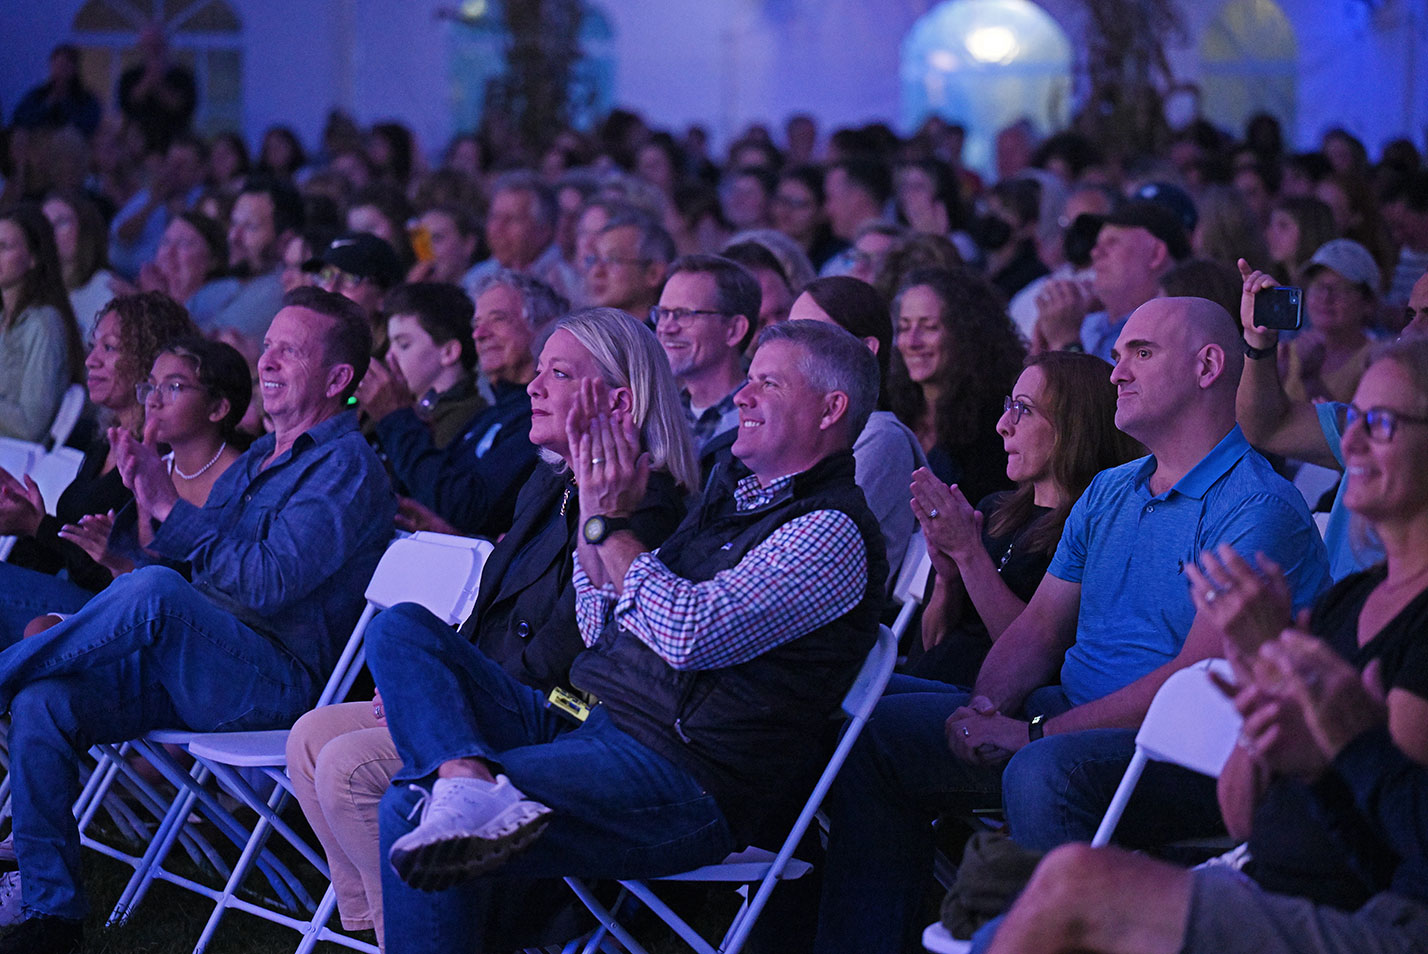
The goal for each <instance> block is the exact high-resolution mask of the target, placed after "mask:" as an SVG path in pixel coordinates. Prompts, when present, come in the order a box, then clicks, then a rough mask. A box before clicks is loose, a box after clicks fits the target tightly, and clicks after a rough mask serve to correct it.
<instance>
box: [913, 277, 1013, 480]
mask: <svg viewBox="0 0 1428 954" xmlns="http://www.w3.org/2000/svg"><path fill="white" fill-rule="evenodd" d="M892 310H893V320H894V323H895V324H896V326H897V351H898V354H899V356H901V358H902V361H903V364H904V365H905V366H906V368H907V374H906V379H905V380H904V379H903V376H901V375H899V376H897V377H896V379H895V380H896V381H898V382H899V386H898V387H897V388H895V390H894V392H893V401H894V406H895V409H896V410H897V414H898V417H900V418H902V421H903V423H904V424H906V425H907V426H908V427H910V428H912V431H913V433H915V434H916V435H917V437H918V440H920V441H921V442H922V448H923V450H925V451H926V452H927V460H928V464H929V466H930V467H931V469H932V472H933V473H934V474H936V475H937V478H938V479H939V480H941V481H943V482H944V483H948V484H957V485H958V486H959V487H961V488H962V493H963V494H964V495H965V496H966V497H967V499H969V500H981V499H982V498H983V497H985V496H986V495H987V494H989V493H991V492H992V491H994V490H1002V489H1005V488H1006V487H1007V486H1008V483H1007V478H1006V473H1005V471H1006V452H1005V451H1003V450H1002V446H1001V441H1000V440H999V439H998V438H997V434H996V422H997V419H998V418H999V417H1000V416H1001V413H1002V397H1003V395H1005V394H1006V393H1007V391H1008V390H1009V389H1010V388H1011V386H1012V384H1013V383H1014V382H1015V381H1016V376H1017V373H1018V370H1019V369H1020V367H1021V363H1022V359H1023V358H1024V357H1025V355H1026V349H1025V347H1024V346H1023V345H1022V343H1021V339H1020V338H1019V337H1018V336H1017V331H1016V327H1015V326H1014V325H1013V324H1012V322H1011V319H1010V318H1008V317H1007V309H1006V302H1005V301H1003V300H1002V298H1001V294H1000V293H999V292H998V291H997V290H996V289H995V288H993V287H992V285H991V284H990V283H989V282H988V281H987V280H986V279H985V278H983V277H982V276H981V275H979V274H977V273H976V272H974V271H972V270H971V269H968V268H960V267H959V268H951V269H940V268H939V269H930V268H929V269H917V270H915V271H913V272H911V273H909V274H908V276H907V278H906V279H905V280H904V281H903V284H902V288H901V290H900V291H899V292H898V294H897V297H896V298H895V299H894V300H893V309H892Z"/></svg>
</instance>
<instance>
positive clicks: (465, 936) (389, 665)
mask: <svg viewBox="0 0 1428 954" xmlns="http://www.w3.org/2000/svg"><path fill="white" fill-rule="evenodd" d="M367 641H368V648H367V653H368V665H369V666H370V667H371V670H372V675H373V676H374V678H375V679H376V681H377V688H378V689H379V690H380V691H381V693H382V702H383V704H384V705H385V707H386V710H387V724H388V727H389V728H390V729H391V732H392V738H393V740H394V741H395V742H396V744H397V751H398V752H399V753H400V754H401V756H402V759H403V761H404V763H405V764H404V766H403V768H402V770H401V771H400V772H399V773H398V774H397V776H396V781H398V782H402V781H408V782H410V781H419V782H422V783H426V782H429V781H430V780H431V779H432V778H433V777H434V775H435V773H436V770H437V768H439V767H440V766H441V764H442V763H443V762H446V761H448V760H450V759H454V758H462V757H470V756H474V757H480V758H483V759H486V760H487V761H489V762H491V763H492V764H493V765H494V766H495V767H496V768H497V770H498V771H500V772H503V773H504V774H506V775H507V776H509V777H510V779H511V781H512V782H513V783H514V784H515V786H516V787H517V788H518V789H520V790H521V791H522V792H523V793H525V795H526V796H528V797H529V798H533V799H535V800H536V801H539V802H541V803H543V804H545V805H547V806H549V807H550V808H551V809H553V812H552V815H551V822H550V826H549V828H547V829H546V831H545V834H544V835H542V836H541V837H540V838H539V839H538V840H537V841H536V842H535V844H534V845H533V846H532V847H531V848H530V849H529V850H527V851H526V852H524V853H523V854H521V855H519V856H517V857H515V858H513V859H511V860H510V861H509V862H507V863H506V864H505V865H504V866H503V867H502V868H501V869H500V870H499V872H497V874H496V875H494V876H488V877H485V878H480V879H477V880H475V881H472V882H469V883H467V884H464V885H459V886H457V887H455V888H451V889H449V890H446V891H439V892H422V891H415V890H413V889H411V888H409V887H407V886H406V884H405V883H403V882H402V881H401V879H399V878H398V877H397V876H396V874H395V872H393V871H392V869H391V866H390V865H388V866H384V868H383V871H382V896H383V900H384V906H385V918H386V923H387V925H388V928H387V931H386V942H387V952H388V954H406V952H412V951H431V952H444V951H453V950H487V949H490V950H495V949H499V945H501V944H505V945H506V946H512V947H514V946H520V944H519V942H517V943H514V944H511V943H509V942H508V941H507V940H506V939H508V938H509V935H510V931H511V930H512V924H513V922H514V921H516V920H519V919H520V918H521V917H522V915H527V914H529V913H530V912H522V911H518V910H512V909H511V906H509V905H503V903H502V901H503V899H505V898H509V896H510V889H511V887H512V885H513V884H515V883H528V882H529V880H530V879H538V878H549V877H559V876H564V875H575V876H579V877H584V878H645V877H656V876H659V875H664V874H673V873H676V872H679V871H683V870H687V869H689V868H694V867H698V866H699V865H704V864H711V863H713V862H716V861H719V860H720V859H722V858H723V857H724V856H725V855H727V854H728V853H729V852H730V851H731V850H732V849H733V843H732V837H731V836H730V834H729V829H728V825H727V823H726V822H725V820H724V815H723V813H722V812H721V811H720V810H719V806H718V805H717V804H715V802H714V799H713V797H712V796H710V795H709V794H708V793H707V792H705V791H704V790H703V789H701V788H700V786H699V784H698V782H696V781H695V780H694V778H693V777H692V776H691V775H690V774H689V773H688V772H686V771H685V770H684V769H682V768H680V767H679V766H677V765H674V764H673V763H671V762H669V761H667V760H666V759H664V758H663V757H661V756H659V755H657V754H655V753H654V752H652V751H650V750H649V749H648V748H646V747H645V746H643V745H641V744H640V743H639V742H636V741H635V740H634V739H633V738H631V737H630V736H628V735H626V734H625V733H624V732H622V731H621V730H620V729H619V728H618V727H616V726H615V724H614V723H613V722H611V720H610V718H609V716H608V713H607V712H606V710H605V709H603V708H599V707H597V708H596V709H595V710H594V712H593V713H591V715H590V717H589V718H588V719H587V720H586V721H585V722H584V723H583V724H580V725H578V726H577V725H576V724H575V723H573V722H571V721H569V720H567V719H566V718H565V717H564V716H562V715H560V714H558V713H557V712H556V711H555V710H552V709H550V708H549V707H547V705H546V704H545V699H544V698H543V697H542V696H541V695H540V693H538V692H536V691H535V690H534V689H531V688H530V687H528V686H525V685H522V684H521V683H519V682H517V681H516V680H515V679H513V678H512V677H511V676H509V675H507V673H506V672H505V671H504V670H503V669H502V668H501V667H500V666H499V665H497V664H496V663H495V662H493V661H491V660H490V659H488V658H487V657H486V656H485V655H483V654H482V653H481V652H480V650H478V649H476V648H475V647H474V646H472V645H471V643H469V642H468V641H467V640H466V639H465V638H464V637H462V636H461V635H460V634H459V633H458V632H456V631H455V630H454V629H452V628H451V627H450V626H447V625H445V624H444V623H442V622H441V621H440V620H438V619H437V618H436V617H434V616H432V615H431V614H430V613H429V612H427V611H426V610H424V609H422V608H421V607H419V606H416V605H414V604H402V605H399V606H395V607H393V608H392V609H389V610H387V611H386V612H384V613H382V614H380V615H379V616H378V617H377V618H376V619H375V620H373V622H372V625H371V627H370V628H369V629H368V632H367ZM416 800H417V794H416V793H414V792H412V791H411V790H410V789H409V788H407V787H406V786H401V787H395V788H393V789H392V790H391V791H389V792H388V793H387V795H386V796H385V797H384V798H383V799H382V809H381V830H382V852H383V855H384V856H385V855H386V854H387V853H388V852H389V850H390V848H391V844H392V842H393V841H395V840H396V839H397V838H399V837H400V836H402V835H403V834H405V833H406V832H408V831H411V830H412V828H413V827H415V822H414V821H413V820H412V819H411V815H412V810H413V808H414V806H415V804H416ZM498 937H499V938H502V939H503V940H501V941H497V940H496V939H495V938H498Z"/></svg>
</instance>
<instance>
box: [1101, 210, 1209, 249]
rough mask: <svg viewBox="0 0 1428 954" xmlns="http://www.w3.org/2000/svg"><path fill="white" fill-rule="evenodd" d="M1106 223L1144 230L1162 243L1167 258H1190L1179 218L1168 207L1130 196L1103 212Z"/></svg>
mask: <svg viewBox="0 0 1428 954" xmlns="http://www.w3.org/2000/svg"><path fill="white" fill-rule="evenodd" d="M1104 224H1106V225H1119V226H1122V227H1124V228H1131V229H1145V230H1146V231H1147V232H1149V233H1150V234H1151V235H1154V236H1155V237H1156V238H1158V239H1160V240H1161V241H1162V242H1164V243H1165V248H1166V250H1167V251H1169V252H1170V257H1171V258H1173V259H1175V260H1176V261H1177V262H1178V261H1182V260H1184V259H1186V258H1189V257H1190V240H1189V239H1188V238H1186V237H1185V229H1184V227H1183V226H1182V225H1181V224H1180V219H1179V218H1178V217H1177V216H1176V215H1175V213H1174V212H1171V211H1170V209H1169V208H1168V207H1166V206H1165V205H1163V204H1161V203H1160V202H1157V201H1155V200H1153V199H1132V200H1130V201H1129V202H1127V203H1126V204H1124V205H1122V206H1121V207H1120V208H1118V209H1116V210H1114V211H1112V212H1109V213H1107V214H1106V217H1105V223H1104Z"/></svg>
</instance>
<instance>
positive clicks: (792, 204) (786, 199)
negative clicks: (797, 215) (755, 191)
mask: <svg viewBox="0 0 1428 954" xmlns="http://www.w3.org/2000/svg"><path fill="white" fill-rule="evenodd" d="M773 202H774V205H781V206H783V207H784V208H785V209H811V208H813V207H814V206H815V205H817V204H818V203H817V202H815V201H814V200H813V199H803V198H799V197H798V196H796V195H780V194H778V193H774V197H773Z"/></svg>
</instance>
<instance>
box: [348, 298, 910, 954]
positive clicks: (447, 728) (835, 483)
mask: <svg viewBox="0 0 1428 954" xmlns="http://www.w3.org/2000/svg"><path fill="white" fill-rule="evenodd" d="M877 393H878V370H877V363H876V361H875V360H874V358H873V356H872V352H870V351H868V349H867V348H866V347H864V346H863V344H862V343H861V342H860V341H858V340H857V339H856V338H854V337H853V336H852V335H850V334H848V333H847V332H846V331H843V330H842V329H841V328H836V327H833V326H831V325H824V324H819V323H815V322H806V321H795V322H785V323H782V324H779V325H775V326H773V327H770V328H768V329H767V330H765V331H764V333H763V337H762V339H761V346H760V347H759V349H758V351H757V352H756V353H755V355H754V360H753V364H752V366H751V367H750V369H749V377H748V383H747V384H746V385H745V386H744V388H743V389H742V390H741V391H740V392H739V394H738V396H737V398H736V400H737V401H738V406H739V417H740V421H741V424H740V428H739V436H738V439H737V440H736V441H735V442H734V447H733V452H734V458H735V459H731V460H727V461H725V462H723V463H722V464H721V465H720V466H719V468H718V469H717V470H716V472H715V475H714V477H713V478H712V479H711V481H710V483H709V484H708V486H707V487H706V489H705V493H704V496H703V498H702V500H701V501H700V503H699V505H698V506H697V507H695V508H694V510H693V511H692V512H691V513H690V514H689V516H688V517H687V518H686V519H685V521H684V522H683V523H682V524H681V525H680V527H679V528H678V529H677V530H675V531H674V534H673V535H672V536H671V537H670V538H669V539H668V540H667V541H666V542H665V544H664V546H662V547H660V548H659V549H658V550H657V551H650V550H649V549H648V548H647V547H646V546H645V545H644V544H642V543H640V541H639V540H638V538H637V537H636V536H635V535H634V533H632V532H631V530H630V529H629V518H630V515H631V514H632V513H633V512H634V510H635V507H636V506H637V505H638V503H639V501H640V500H641V499H642V498H643V495H644V489H645V482H646V480H647V478H648V472H649V470H648V467H647V466H642V465H641V464H640V462H639V461H640V455H639V446H638V444H637V443H636V442H635V441H636V438H635V437H634V429H633V427H632V425H630V423H629V421H628V420H627V418H626V417H625V415H623V413H621V412H616V414H615V415H614V417H613V419H612V420H604V419H602V420H595V421H592V422H591V424H590V426H589V427H588V428H582V429H580V430H581V431H582V432H584V433H582V435H581V440H580V443H579V447H580V448H581V449H580V450H579V451H578V452H577V453H576V454H575V458H576V459H575V460H574V461H573V466H574V469H575V477H576V480H577V482H578V483H579V485H580V518H581V525H582V527H583V528H584V529H583V531H582V533H583V539H582V541H581V543H580V545H579V548H578V551H577V554H576V564H575V587H576V600H577V602H576V618H577V621H578V622H579V625H580V635H581V637H582V638H583V640H584V641H585V644H586V646H588V647H589V648H588V649H587V650H585V651H584V652H582V653H581V654H580V655H579V656H577V657H576V660H575V662H574V664H573V665H572V667H571V671H570V681H571V684H572V685H573V686H575V687H576V688H577V689H578V690H580V691H581V692H582V693H586V694H589V695H590V696H591V697H597V698H598V700H599V703H598V705H594V706H591V707H588V708H587V707H586V702H588V700H586V701H585V702H581V703H579V704H578V705H572V706H571V709H572V710H573V711H574V712H575V713H577V714H576V715H573V716H571V717H569V718H567V717H565V716H563V715H562V714H561V710H556V709H552V708H551V707H549V706H547V705H546V702H545V699H544V697H542V696H541V695H540V694H539V693H536V692H534V691H533V690H530V689H527V688H525V687H523V686H521V685H519V684H517V683H515V682H514V680H512V679H511V677H510V676H508V675H507V674H506V673H505V672H504V671H503V670H501V668H500V667H498V666H496V665H494V664H493V663H490V662H489V661H488V660H485V659H484V657H481V656H480V654H479V652H478V651H476V650H474V649H472V648H470V647H469V645H468V644H465V643H464V642H463V643H461V644H457V643H456V642H455V641H452V642H451V643H450V644H442V645H441V647H440V648H439V650H437V651H434V650H435V649H436V647H433V646H431V645H425V644H420V643H418V642H417V641H415V640H412V639H409V636H410V634H409V633H408V632H403V631H398V628H390V629H389V630H384V631H383V633H384V635H382V636H381V637H380V638H377V639H375V640H374V641H373V642H372V643H371V644H370V647H369V656H368V658H369V662H370V663H371V665H372V672H373V674H374V676H375V677H376V680H377V685H378V688H379V689H380V690H381V692H382V698H383V699H384V701H385V703H386V705H387V711H388V713H389V715H388V724H389V726H390V727H391V730H392V736H393V738H394V739H395V741H396V743H397V748H398V750H399V751H400V753H401V755H402V757H403V760H404V761H405V767H404V768H403V770H402V772H401V773H399V774H398V776H397V777H398V779H399V780H400V781H403V782H410V783H415V784H414V785H413V786H411V787H408V786H406V785H403V786H399V787H393V788H391V789H389V790H388V793H387V795H386V797H385V798H384V799H383V802H382V819H381V823H382V841H383V844H384V845H387V846H390V851H389V857H390V859H391V861H392V865H391V867H390V868H388V869H386V870H384V872H383V882H382V895H383V898H384V899H385V902H386V905H387V908H386V917H387V920H388V923H390V924H415V923H418V922H420V923H422V924H423V925H425V927H424V929H423V930H421V931H403V932H391V931H389V932H388V934H387V950H388V952H389V954H407V952H413V951H431V952H437V951H449V950H454V949H456V948H458V947H471V946H473V945H474V946H475V947H477V948H481V949H484V946H483V944H482V943H481V939H482V938H483V934H484V932H489V931H492V930H499V929H501V928H502V927H505V926H509V922H510V921H511V920H512V918H513V917H514V916H517V915H518V914H519V912H516V911H504V910H499V909H497V907H496V906H495V905H494V904H493V900H494V898H496V897H497V896H498V895H499V891H500V889H501V886H502V885H503V884H505V883H506V879H507V878H531V877H536V878H539V877H550V876H561V875H575V876H579V877H588V878H611V877H616V878H646V877H658V876H660V875H665V874H672V873H674V872H677V871H682V870H686V869H689V868H693V867H697V866H699V865H703V864H710V863H713V862H716V861H718V860H720V859H721V858H723V857H724V856H725V855H726V854H728V853H729V852H730V851H731V850H734V849H737V848H740V847H742V846H744V845H746V844H748V843H749V840H750V838H751V836H752V834H753V832H754V831H755V830H756V828H757V827H758V826H759V824H760V823H761V822H762V821H763V820H764V819H765V817H766V816H767V815H768V814H770V813H771V811H773V810H776V808H777V807H779V806H782V805H784V804H785V803H786V801H787V799H788V798H789V796H792V795H796V794H797V793H795V792H793V791H791V787H792V785H794V784H796V782H797V780H799V779H801V778H804V777H805V773H804V771H803V770H804V769H805V768H808V767H810V764H811V763H812V762H814V761H816V760H817V758H818V756H819V752H818V747H817V746H816V745H810V744H809V740H810V739H814V738H817V737H818V736H819V735H820V734H821V733H822V731H823V729H824V727H825V726H826V720H827V718H828V716H829V715H830V714H831V713H832V712H833V711H834V709H835V708H836V707H837V705H838V702H839V700H840V698H841V697H842V695H843V693H844V692H846V691H847V689H848V686H849V685H850V684H851V681H852V679H853V677H854V675H855V674H856V673H857V671H858V668H859V666H860V664H861V663H862V661H863V659H864V658H865V656H866V654H867V652H868V650H869V648H870V647H871V646H872V644H873V641H874V639H875V635H876V633H877V629H878V617H879V613H880V612H881V609H882V603H883V583H884V580H885V578H886V572H887V565H886V561H885V559H884V554H883V543H882V535H881V533H880V531H879V529H878V526H877V523H876V521H875V520H874V519H873V517H872V514H871V513H869V511H868V509H867V505H866V503H864V501H863V495H862V492H861V491H859V490H858V488H857V485H856V484H854V482H853V455H852V445H853V440H854V438H855V437H856V435H857V433H858V431H859V430H860V429H861V427H862V425H863V423H864V422H865V421H866V419H867V416H868V414H869V413H870V412H871V411H872V409H873V406H874V405H875V403H876V401H877ZM587 437H588V439H587ZM436 724H440V725H441V726H442V729H441V732H440V736H441V738H440V739H439V740H438V739H437V738H435V737H434V736H433V735H432V733H431V732H430V731H428V730H429V728H430V727H431V726H433V725H436ZM731 727H732V729H736V730H737V731H733V730H732V729H731ZM453 753H458V754H459V757H454V756H453ZM415 787H419V788H425V789H430V790H431V794H430V795H429V796H426V797H425V802H424V807H423V809H422V810H421V812H420V814H419V819H420V820H419V821H418V820H417V819H418V814H417V813H416V812H414V811H413V806H414V804H415V803H416V795H415V793H414V792H413V791H412V788H415ZM488 873H489V874H490V875H491V876H490V877H479V876H481V875H485V874H488ZM472 879H474V880H472ZM424 891H425V892H436V893H435V894H423V893H422V892H424ZM418 911H420V912H422V914H421V915H418V913H417V912H418Z"/></svg>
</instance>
